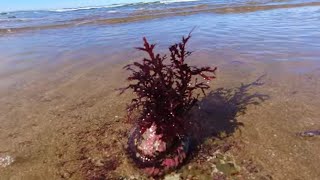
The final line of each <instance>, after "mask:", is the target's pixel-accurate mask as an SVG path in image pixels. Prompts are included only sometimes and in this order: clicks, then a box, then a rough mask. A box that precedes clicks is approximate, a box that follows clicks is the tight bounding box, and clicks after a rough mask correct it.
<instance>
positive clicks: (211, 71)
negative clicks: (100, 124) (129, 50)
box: [121, 34, 217, 138]
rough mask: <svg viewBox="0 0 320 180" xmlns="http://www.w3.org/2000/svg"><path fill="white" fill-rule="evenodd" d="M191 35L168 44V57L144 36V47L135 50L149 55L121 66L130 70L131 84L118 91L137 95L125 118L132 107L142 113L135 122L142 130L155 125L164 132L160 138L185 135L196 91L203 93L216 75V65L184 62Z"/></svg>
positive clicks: (196, 96) (161, 132) (188, 54)
mask: <svg viewBox="0 0 320 180" xmlns="http://www.w3.org/2000/svg"><path fill="white" fill-rule="evenodd" d="M190 38H191V34H189V35H188V36H187V37H182V40H181V42H179V43H177V44H174V45H172V46H170V47H169V52H170V56H169V57H167V56H166V55H160V54H157V53H155V52H154V49H155V47H156V45H155V44H150V43H149V42H148V41H147V39H146V38H145V37H144V38H143V42H144V44H143V47H138V48H137V49H138V50H140V51H144V52H146V54H147V56H148V57H146V58H144V59H143V60H142V61H141V62H134V63H132V64H129V65H127V66H125V67H124V68H125V69H126V70H128V71H130V72H131V75H130V76H129V77H128V81H129V82H130V84H129V85H128V86H127V87H125V88H122V89H121V93H123V92H124V91H125V90H127V89H132V90H133V92H134V93H135V94H136V95H137V97H136V98H134V99H132V102H131V104H130V105H129V106H128V115H129V116H128V117H129V118H130V115H131V113H132V112H133V111H134V110H139V111H140V112H141V116H140V118H138V119H136V120H135V121H137V123H138V124H139V126H140V127H141V130H142V132H143V131H144V130H146V129H147V128H150V127H151V126H152V124H155V125H156V126H157V127H158V128H157V134H163V138H171V137H174V136H177V135H184V134H185V131H186V127H187V124H188V123H189V122H187V120H186V118H185V117H184V116H185V115H186V113H187V112H188V111H189V110H190V109H191V108H192V107H193V106H194V105H195V104H196V102H197V98H198V97H199V94H195V93H194V92H195V90H197V89H200V90H201V91H202V92H203V93H204V90H206V89H208V88H209V86H208V84H207V83H206V81H209V80H211V79H214V78H215V71H216V69H217V68H216V67H214V68H211V67H196V66H190V65H188V64H187V63H186V61H185V60H186V58H187V57H188V56H190V55H191V54H192V53H191V52H190V51H187V50H186V45H187V43H188V41H189V40H190ZM166 61H168V63H166ZM194 77H195V78H194ZM197 77H200V79H203V81H202V80H199V78H197Z"/></svg>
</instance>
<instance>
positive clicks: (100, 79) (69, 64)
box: [0, 5, 320, 180]
mask: <svg viewBox="0 0 320 180" xmlns="http://www.w3.org/2000/svg"><path fill="white" fill-rule="evenodd" d="M297 8H299V6H297ZM264 10H265V9H263V10H259V12H251V13H248V12H245V13H241V14H234V13H236V12H232V13H231V14H227V15H212V14H207V12H205V13H204V14H194V13H192V15H187V16H176V15H174V16H172V17H165V18H160V19H159V18H155V19H154V18H151V20H144V21H139V22H131V23H128V24H116V25H109V24H108V25H104V26H103V27H100V26H99V27H96V26H90V27H89V26H84V27H82V26H81V27H73V28H68V29H67V30H65V29H53V30H39V31H31V32H26V33H25V34H23V33H22V34H19V33H17V34H11V35H5V36H4V35H2V36H1V37H0V41H1V42H7V44H6V45H1V46H0V50H1V56H0V60H1V62H0V80H1V81H0V123H1V125H0V157H2V158H3V157H10V158H12V159H13V162H12V164H10V165H8V166H6V167H4V166H0V179H1V180H2V179H3V180H7V179H10V180H11V179H12V180H13V179H28V180H29V179H149V178H148V177H146V176H144V175H143V174H142V173H141V172H140V171H139V170H138V169H136V168H135V166H134V165H133V164H132V162H131V160H130V159H129V158H128V157H127V155H126V150H125V148H126V143H127V138H128V135H129V133H130V128H131V127H132V124H129V123H127V122H126V110H125V108H126V104H127V103H129V102H130V100H131V98H133V97H134V95H133V94H132V93H126V94H123V95H121V96H120V95H119V92H118V91H116V89H117V88H120V87H124V85H125V84H126V83H127V82H126V77H127V75H128V74H127V72H126V71H125V70H123V69H122V67H123V66H124V65H126V64H127V63H129V62H132V61H135V60H139V59H141V58H142V57H143V56H144V54H142V53H141V52H137V51H135V50H134V49H133V47H137V46H140V45H141V38H142V36H147V37H150V41H154V42H156V43H157V44H158V50H159V51H160V52H164V53H165V52H166V48H167V46H168V45H169V44H171V43H174V42H177V41H179V38H180V37H181V36H182V35H185V34H187V33H188V32H189V31H190V30H191V29H192V27H194V26H195V25H200V24H201V23H203V25H202V26H197V28H196V29H195V31H194V32H193V37H192V39H191V43H190V45H189V47H188V48H189V50H194V52H193V54H192V56H191V57H190V58H189V61H190V63H191V64H195V65H209V66H217V67H218V71H217V79H216V80H215V81H212V82H210V85H211V89H210V90H208V91H207V95H206V96H204V97H201V99H200V103H199V104H200V107H201V108H200V109H199V108H196V107H195V108H194V109H193V110H192V112H191V115H192V116H191V118H193V119H194V120H195V121H198V122H199V123H200V124H201V126H200V128H201V131H199V133H200V132H201V133H202V135H203V136H202V137H203V138H202V139H201V144H199V148H198V149H197V150H196V151H194V153H192V154H191V155H190V159H189V160H188V161H187V162H186V163H185V164H184V165H183V166H182V167H181V168H180V169H178V170H177V171H176V172H172V174H169V175H168V176H167V178H169V177H171V178H181V179H188V178H189V179H212V178H213V179H214V178H216V179H218V178H219V177H218V175H217V174H219V172H223V173H224V176H223V177H220V178H226V179H270V180H271V179H275V180H278V179H279V180H282V179H283V180H284V179H292V180H293V179H296V180H298V179H299V180H305V179H308V180H316V179H318V178H319V177H320V171H319V170H318V167H319V166H320V155H319V152H320V139H319V138H320V137H300V136H298V135H297V133H299V132H304V131H307V130H319V129H320V121H319V117H320V111H319V107H320V61H319V57H320V56H319V55H320V54H319V52H320V51H318V50H320V47H319V39H316V38H318V37H319V33H317V32H315V31H314V29H316V28H317V27H316V25H315V26H312V25H310V26H306V23H309V24H312V23H314V22H313V20H315V19H316V18H319V17H320V15H319V12H320V11H319V6H316V5H314V6H312V7H309V9H308V8H305V9H302V10H301V11H299V13H302V14H305V13H307V12H308V11H312V12H317V15H312V17H310V19H311V20H310V19H309V20H310V21H309V22H306V21H296V20H297V19H295V18H294V14H295V13H296V12H297V11H294V10H293V9H284V10H278V9H276V10H272V11H264ZM296 10H297V9H296ZM299 10H300V9H299ZM286 13H291V15H292V16H290V15H288V19H287V20H284V19H277V20H272V19H271V18H270V17H269V19H267V18H266V17H268V16H272V17H274V16H276V15H278V14H286ZM222 16H223V17H222ZM261 17H263V19H264V21H262V22H260V21H259V23H258V21H255V19H258V18H261ZM290 18H291V19H290ZM210 19H211V20H212V21H211V20H210ZM192 20H194V21H192ZM209 20H210V21H209ZM240 20H243V23H236V22H237V21H240ZM249 21H251V22H252V24H251V28H248V29H246V28H245V26H246V24H248V22H249ZM174 22H175V23H177V24H176V26H175V27H172V24H174ZM210 22H212V23H210ZM286 23H287V24H286ZM161 24H163V28H162V29H158V28H157V27H159V25H161ZM263 25H264V26H263ZM273 25H278V27H277V28H276V27H275V26H273ZM259 27H264V28H265V29H267V31H264V30H263V29H259ZM285 27H296V30H292V31H286V30H287V29H285ZM308 28H309V29H308ZM141 29H143V30H141ZM139 30H141V31H139ZM234 32H238V34H234ZM301 32H304V34H302V35H301V36H300V33H301ZM313 37H314V38H313ZM217 161H218V162H217ZM222 161H223V162H232V168H231V170H230V169H227V170H226V169H225V167H222V168H221V167H219V163H220V164H221V162H222ZM222 164H223V163H222ZM227 168H228V167H227Z"/></svg>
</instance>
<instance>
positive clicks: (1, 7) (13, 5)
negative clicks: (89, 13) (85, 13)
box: [0, 0, 152, 11]
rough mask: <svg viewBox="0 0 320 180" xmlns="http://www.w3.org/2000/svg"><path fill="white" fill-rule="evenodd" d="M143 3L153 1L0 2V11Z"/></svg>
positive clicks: (36, 0)
mask: <svg viewBox="0 0 320 180" xmlns="http://www.w3.org/2000/svg"><path fill="white" fill-rule="evenodd" d="M141 1H152V0H0V11H16V10H39V9H59V8H72V7H83V6H101V5H110V4H119V3H134V2H141Z"/></svg>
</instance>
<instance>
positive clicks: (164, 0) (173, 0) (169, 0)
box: [49, 0, 199, 12]
mask: <svg viewBox="0 0 320 180" xmlns="http://www.w3.org/2000/svg"><path fill="white" fill-rule="evenodd" d="M193 1H199V0H160V1H159V0H155V1H148V2H143V1H141V2H136V3H122V4H111V5H106V6H88V7H78V8H63V9H54V10H49V11H52V12H69V11H79V10H90V9H100V8H116V7H124V6H142V5H150V4H172V3H180V2H193Z"/></svg>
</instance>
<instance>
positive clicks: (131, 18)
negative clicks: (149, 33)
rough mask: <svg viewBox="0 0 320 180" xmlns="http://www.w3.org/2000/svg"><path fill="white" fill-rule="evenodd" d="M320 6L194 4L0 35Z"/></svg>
mask: <svg viewBox="0 0 320 180" xmlns="http://www.w3.org/2000/svg"><path fill="white" fill-rule="evenodd" d="M312 6H317V7H319V6H320V2H310V3H297V4H279V5H245V6H235V7H215V6H192V7H189V8H188V7H187V8H186V7H184V8H176V9H175V8H171V9H170V8H169V9H166V10H161V11H160V12H159V10H146V11H142V12H139V13H134V14H129V15H128V16H126V17H112V18H101V19H96V18H92V19H91V18H89V19H87V18H85V19H83V18H80V19H77V20H72V21H65V22H63V23H55V24H46V25H40V26H39V25H35V26H28V27H16V28H0V36H1V35H5V34H12V33H19V32H26V31H33V30H47V29H58V28H68V27H78V26H80V25H93V24H94V25H107V24H119V23H130V22H137V21H145V20H149V19H156V18H163V17H169V16H186V15H193V14H198V13H215V14H231V13H248V12H256V11H266V10H275V9H288V8H299V7H312Z"/></svg>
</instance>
